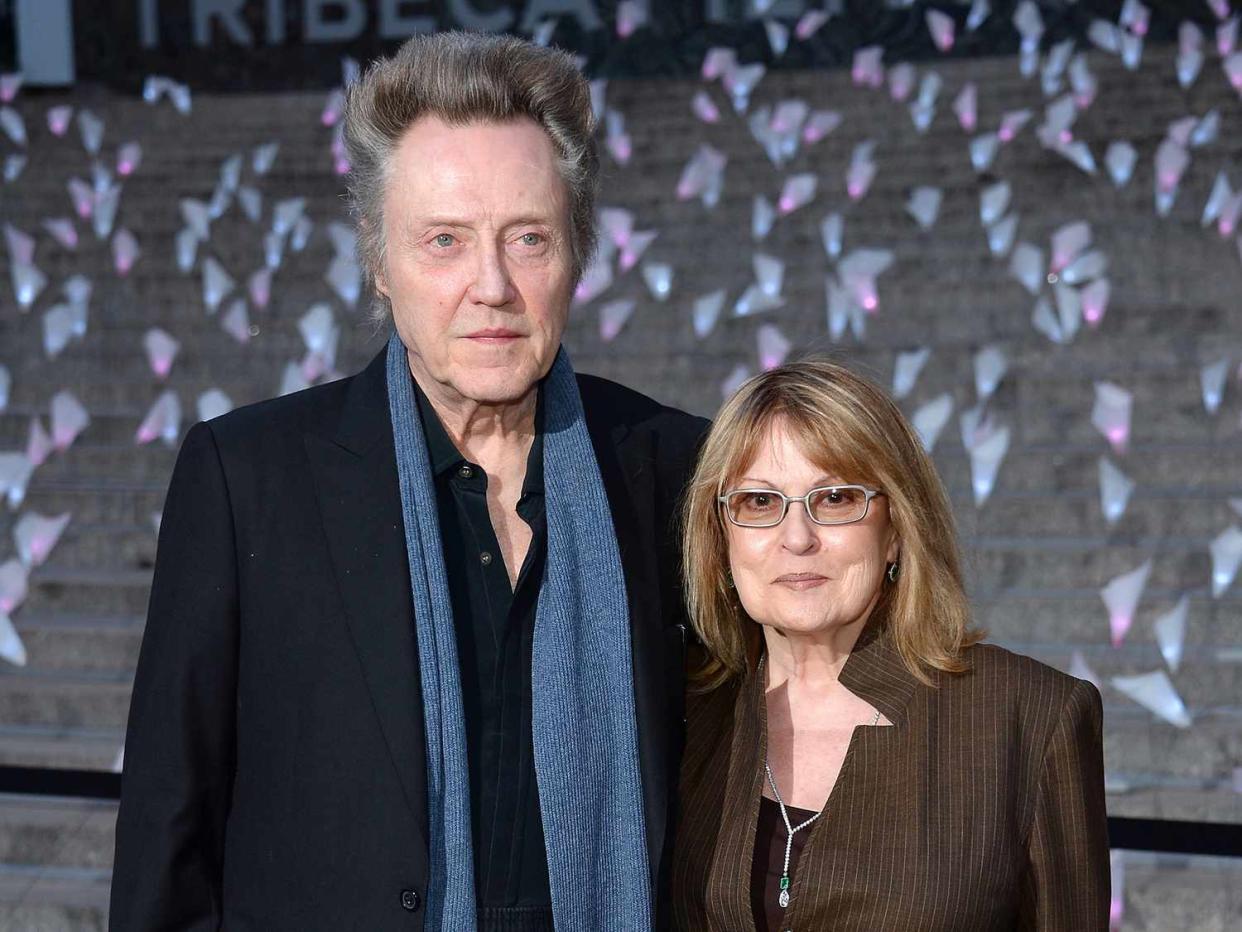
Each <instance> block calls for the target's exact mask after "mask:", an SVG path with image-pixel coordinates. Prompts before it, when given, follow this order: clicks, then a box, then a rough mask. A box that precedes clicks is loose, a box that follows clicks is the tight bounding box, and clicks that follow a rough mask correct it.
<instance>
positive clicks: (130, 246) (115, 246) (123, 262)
mask: <svg viewBox="0 0 1242 932" xmlns="http://www.w3.org/2000/svg"><path fill="white" fill-rule="evenodd" d="M141 253H142V250H140V249H139V248H138V240H137V239H135V237H134V234H133V233H131V232H129V230H126V229H125V228H123V227H122V228H121V229H120V230H117V231H116V235H115V236H113V237H112V261H113V264H114V265H115V267H116V273H117V274H118V275H120V276H122V277H124V276H125V275H128V274H129V271H130V269H132V268H133V267H134V263H135V262H137V261H138V256H139V255H141Z"/></svg>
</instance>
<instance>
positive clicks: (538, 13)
mask: <svg viewBox="0 0 1242 932" xmlns="http://www.w3.org/2000/svg"><path fill="white" fill-rule="evenodd" d="M566 13H568V14H569V15H570V16H572V17H574V18H575V19H576V20H578V25H579V26H581V27H582V28H583V29H584V30H586V31H588V32H589V31H590V30H592V29H600V28H602V27H603V25H604V23H603V21H602V20H601V19H600V18H599V12H598V11H597V10H596V9H595V4H594V3H593V2H592V0H530V3H528V4H526V14H525V15H524V16H523V17H522V32H534V31H535V27H536V26H538V25H539V24H540V23H541V22H542V21H543V20H545V19H547V18H548V17H549V16H562V15H564V14H566Z"/></svg>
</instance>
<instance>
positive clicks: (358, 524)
mask: <svg viewBox="0 0 1242 932" xmlns="http://www.w3.org/2000/svg"><path fill="white" fill-rule="evenodd" d="M305 445H306V453H307V456H308V457H309V459H310V464H311V469H312V471H313V474H314V479H315V487H316V493H317V496H318V500H319V509H320V513H321V517H322V520H323V526H324V532H325V534H326V536H327V541H328V549H329V552H330V554H331V557H332V564H333V569H334V572H335V575H336V580H337V585H338V587H339V589H340V594H341V601H342V603H343V606H344V616H345V623H346V624H347V625H348V627H349V633H350V637H351V639H352V641H353V644H354V648H355V650H356V651H357V654H358V661H359V663H360V665H361V667H362V673H363V676H364V677H365V679H366V682H367V686H368V688H369V689H370V692H371V698H372V702H373V705H374V708H375V712H376V715H377V716H378V717H379V720H380V727H381V729H382V730H383V733H384V738H385V740H386V741H387V744H388V750H389V752H390V754H391V756H392V763H393V766H394V767H395V768H396V770H397V774H398V776H399V778H400V781H401V786H402V788H403V789H404V791H405V798H406V802H407V803H408V804H409V806H410V809H411V810H412V812H413V814H414V818H415V822H416V823H417V825H418V826H419V829H420V831H421V833H422V836H423V844H421V845H419V846H418V850H420V851H423V850H425V848H426V843H425V839H426V830H427V789H426V785H427V784H426V753H425V746H424V740H423V713H422V707H423V701H422V687H421V683H420V682H419V673H418V652H417V642H416V640H415V632H414V610H413V602H412V597H411V594H410V573H409V564H408V561H407V558H406V547H405V532H404V524H403V521H402V517H401V493H400V490H399V488H398V485H397V461H396V454H395V452H394V447H393V439H392V424H391V422H390V420H389V413H388V390H387V384H386V374H385V365H384V353H383V352H381V353H380V354H379V356H377V357H376V358H375V360H373V361H372V362H371V364H370V365H369V366H367V368H366V369H365V370H363V371H362V372H361V373H359V374H358V375H357V376H356V377H355V378H354V380H353V382H352V383H351V385H350V388H349V392H348V395H347V397H346V401H345V404H344V406H343V408H342V413H341V420H340V424H339V425H338V426H337V429H336V430H335V431H334V432H332V433H331V435H330V436H320V435H317V434H307V435H306V437H305ZM362 763H363V762H360V765H361V764H362Z"/></svg>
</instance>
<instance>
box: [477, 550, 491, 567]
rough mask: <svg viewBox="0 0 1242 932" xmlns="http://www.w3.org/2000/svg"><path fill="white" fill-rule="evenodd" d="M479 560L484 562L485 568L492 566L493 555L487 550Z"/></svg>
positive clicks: (480, 555)
mask: <svg viewBox="0 0 1242 932" xmlns="http://www.w3.org/2000/svg"><path fill="white" fill-rule="evenodd" d="M479 560H481V561H482V563H483V565H484V566H491V565H492V555H491V554H490V553H488V552H487V551H486V550H484V551H483V552H482V553H481V554H479Z"/></svg>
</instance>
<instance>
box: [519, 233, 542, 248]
mask: <svg viewBox="0 0 1242 932" xmlns="http://www.w3.org/2000/svg"><path fill="white" fill-rule="evenodd" d="M521 241H522V245H523V246H539V245H542V244H543V236H542V234H539V233H523V234H522V236H521Z"/></svg>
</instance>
